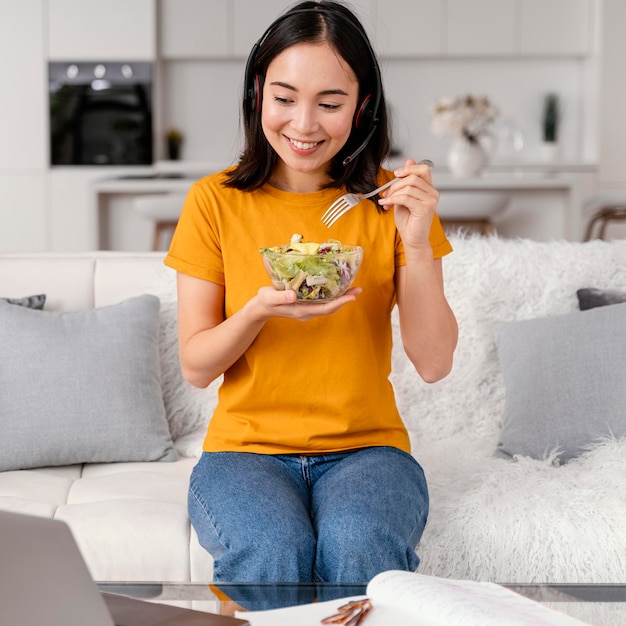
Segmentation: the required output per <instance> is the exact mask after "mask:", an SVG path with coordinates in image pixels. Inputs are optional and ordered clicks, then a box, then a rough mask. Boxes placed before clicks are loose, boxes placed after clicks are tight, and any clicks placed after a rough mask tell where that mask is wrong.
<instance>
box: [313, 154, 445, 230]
mask: <svg viewBox="0 0 626 626" xmlns="http://www.w3.org/2000/svg"><path fill="white" fill-rule="evenodd" d="M422 164H423V165H428V167H434V166H435V164H434V163H433V162H432V161H431V160H430V159H423V160H421V161H420V162H419V164H418V165H422ZM397 180H398V179H397V178H394V179H393V180H390V181H389V182H387V183H385V184H384V185H382V186H381V187H379V188H378V189H374V191H370V192H369V193H346V194H344V195H343V196H341V197H340V198H337V200H335V201H334V202H333V203H332V204H331V205H330V206H329V207H328V209H327V210H326V213H324V215H322V222H323V223H324V224H325V225H326V227H327V228H330V227H331V226H332V225H333V224H334V223H335V222H336V221H337V220H338V219H339V218H340V217H342V216H343V215H345V214H346V213H347V212H348V211H349V210H350V209H352V208H354V207H355V206H356V205H357V204H359V202H361V200H367V198H371V197H372V196H375V195H376V194H377V193H379V192H381V191H383V190H384V189H387V187H389V186H391V185H393V183H395V182H396V181H397Z"/></svg>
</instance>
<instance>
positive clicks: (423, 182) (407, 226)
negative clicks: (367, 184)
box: [379, 159, 439, 249]
mask: <svg viewBox="0 0 626 626" xmlns="http://www.w3.org/2000/svg"><path fill="white" fill-rule="evenodd" d="M394 174H395V175H396V177H397V178H398V179H399V180H398V181H397V182H395V183H394V184H393V185H391V187H389V188H388V189H387V190H386V191H385V192H384V193H383V197H382V198H381V200H379V204H380V205H381V206H382V207H383V208H384V209H386V210H389V209H390V208H392V207H394V217H395V221H396V227H397V228H398V232H399V233H400V237H402V242H403V243H404V246H405V248H416V249H417V248H422V247H424V246H425V245H428V246H429V247H430V243H429V239H428V236H429V234H430V227H431V223H432V221H433V216H434V214H435V210H436V208H437V203H438V202H439V192H438V191H437V190H436V189H435V187H433V183H432V178H431V173H430V167H429V166H428V165H426V164H423V163H422V164H418V163H416V162H415V161H414V160H412V159H409V160H407V162H406V164H405V165H403V166H402V167H400V168H398V169H397V170H396V171H395V172H394Z"/></svg>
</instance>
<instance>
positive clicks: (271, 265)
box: [260, 242, 363, 303]
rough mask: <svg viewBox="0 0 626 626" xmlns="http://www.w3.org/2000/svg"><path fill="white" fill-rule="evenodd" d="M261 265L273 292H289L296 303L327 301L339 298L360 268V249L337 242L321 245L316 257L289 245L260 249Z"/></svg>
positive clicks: (361, 255) (361, 254)
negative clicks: (269, 280) (272, 287)
mask: <svg viewBox="0 0 626 626" xmlns="http://www.w3.org/2000/svg"><path fill="white" fill-rule="evenodd" d="M260 252H261V254H262V256H263V264H264V265H265V269H266V270H267V273H268V274H269V277H270V279H271V281H272V284H273V285H274V288H275V289H279V290H285V289H292V290H293V291H295V292H296V296H297V301H298V302H303V303H304V302H308V303H311V302H328V301H329V300H334V299H335V298H338V297H339V296H342V295H343V294H344V293H345V292H346V291H347V290H348V289H349V288H350V286H351V285H352V283H353V282H354V279H355V278H356V275H357V273H358V271H359V268H360V267H361V261H362V259H363V248H361V247H360V246H345V245H342V244H340V243H339V242H337V243H331V242H329V243H324V244H320V247H319V251H318V252H317V253H315V254H305V253H302V252H299V251H296V250H292V249H291V248H290V246H289V245H286V246H274V247H273V248H262V249H261V250H260Z"/></svg>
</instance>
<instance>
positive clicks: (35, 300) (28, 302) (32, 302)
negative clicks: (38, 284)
mask: <svg viewBox="0 0 626 626" xmlns="http://www.w3.org/2000/svg"><path fill="white" fill-rule="evenodd" d="M0 301H4V302H8V303H9V304H17V305H18V306H25V307H27V308H29V309H37V310H38V311H41V310H42V309H43V307H44V305H45V304H46V294H45V293H39V294H37V295H36V296H25V297H24V298H0Z"/></svg>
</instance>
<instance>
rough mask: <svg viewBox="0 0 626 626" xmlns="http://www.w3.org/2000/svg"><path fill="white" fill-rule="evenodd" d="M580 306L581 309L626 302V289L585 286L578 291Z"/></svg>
mask: <svg viewBox="0 0 626 626" xmlns="http://www.w3.org/2000/svg"><path fill="white" fill-rule="evenodd" d="M576 297H577V298H578V306H579V307H580V310H581V311H586V310H588V309H593V308H595V307H597V306H606V305H609V304H619V303H620V302H626V291H620V290H619V289H597V288H596V287H584V288H583V289H578V290H577V291H576Z"/></svg>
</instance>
